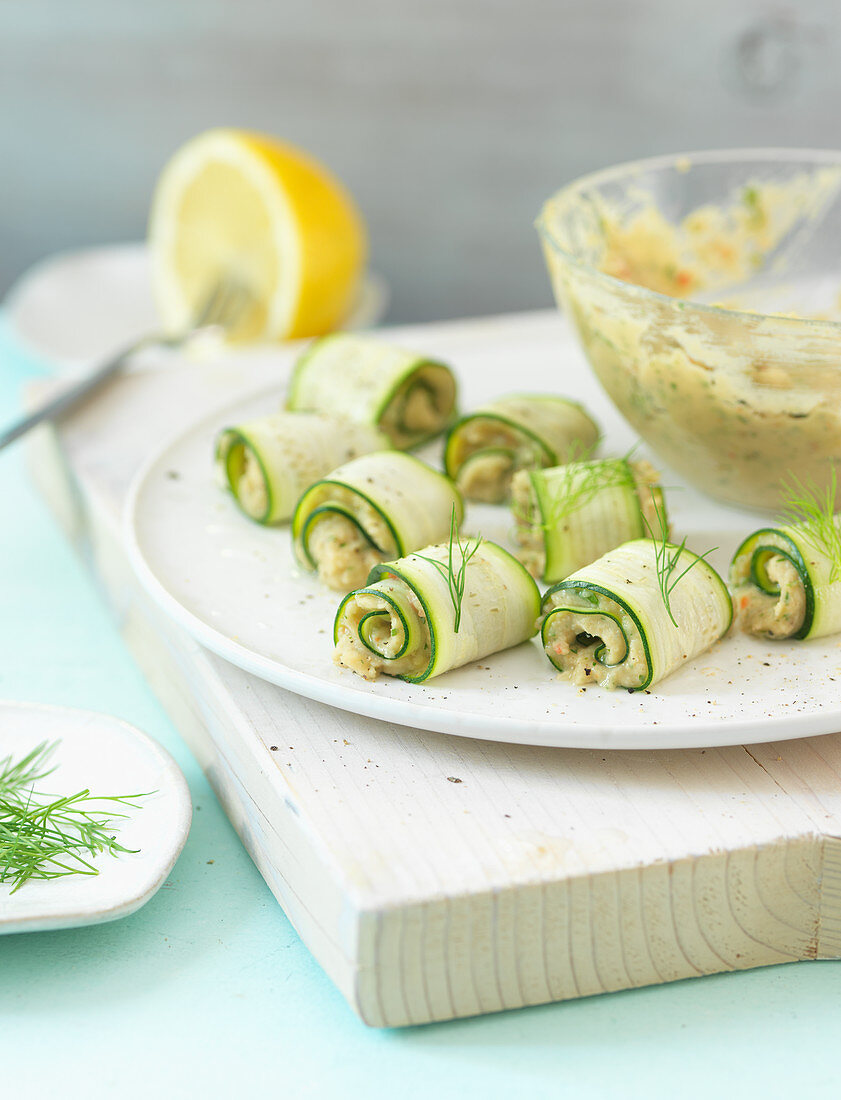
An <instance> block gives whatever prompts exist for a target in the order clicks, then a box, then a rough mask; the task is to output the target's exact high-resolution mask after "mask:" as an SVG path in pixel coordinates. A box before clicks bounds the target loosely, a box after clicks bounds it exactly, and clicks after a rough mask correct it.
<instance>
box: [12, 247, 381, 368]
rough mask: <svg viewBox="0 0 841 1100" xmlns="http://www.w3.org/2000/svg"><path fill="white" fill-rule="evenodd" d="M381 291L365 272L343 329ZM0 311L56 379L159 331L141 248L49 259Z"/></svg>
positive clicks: (364, 321) (372, 306)
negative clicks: (57, 374) (356, 298)
mask: <svg viewBox="0 0 841 1100" xmlns="http://www.w3.org/2000/svg"><path fill="white" fill-rule="evenodd" d="M388 297H389V294H388V287H387V286H386V284H385V282H384V280H383V279H382V278H381V277H380V276H379V275H376V274H375V273H373V272H369V273H368V275H367V276H366V279H365V281H364V283H363V285H362V291H361V295H360V299H359V302H358V303H357V306H356V309H355V310H354V312H353V314H352V316H351V317H350V318H349V319H348V322H347V325H346V326H345V327H347V328H369V327H371V326H372V325H375V324H377V323H378V322H379V321H381V320H382V318H383V315H384V314H385V311H386V309H387V307H388ZM4 311H5V314H6V318H7V320H8V324H9V329H10V332H11V335H12V337H13V339H14V340H15V341H16V343H17V344H18V345H19V346H20V347H21V348H22V349H23V351H24V352H25V353H26V354H28V355H30V356H32V357H33V358H35V359H39V360H42V361H43V364H44V367H45V368H48V369H49V370H50V371H54V372H56V373H62V374H63V373H66V372H73V371H78V370H79V369H81V368H84V367H86V366H90V365H91V363H95V362H98V361H99V360H101V359H104V358H106V356H108V355H110V354H112V353H113V352H114V351H116V350H118V349H120V348H122V347H125V346H126V345H127V344H130V343H131V342H132V341H133V340H136V339H138V338H139V337H141V336H145V335H147V334H149V333H152V332H155V331H156V330H157V328H158V324H159V322H158V317H157V313H156V311H155V304H154V301H153V299H152V287H151V279H150V276H149V254H148V252H147V249H146V246H145V245H144V244H142V243H132V244H117V245H108V246H105V247H102V248H87V249H84V250H82V251H79V252H67V253H62V254H60V255H57V256H51V257H49V258H48V259H46V260H42V261H41V262H40V263H38V264H35V266H34V267H32V268H30V270H29V271H28V272H27V273H26V274H25V275H24V276H23V277H22V278H21V279H19V280H18V282H17V283H16V284H15V285H14V286H13V287H12V289H11V290H10V291H9V294H8V296H7V297H6V300H5V303H4Z"/></svg>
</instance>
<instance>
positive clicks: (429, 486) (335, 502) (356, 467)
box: [292, 451, 464, 592]
mask: <svg viewBox="0 0 841 1100" xmlns="http://www.w3.org/2000/svg"><path fill="white" fill-rule="evenodd" d="M453 516H455V524H456V527H458V525H459V524H460V523H461V521H462V519H463V518H464V505H463V503H462V499H461V495H460V493H459V491H458V489H456V487H455V485H454V484H453V483H452V482H451V481H450V480H449V478H447V477H445V476H444V475H443V474H440V473H438V471H437V470H433V469H432V467H431V466H427V465H426V463H425V462H421V461H420V459H418V458H413V457H412V456H411V455H407V454H403V453H402V452H401V451H380V452H378V453H376V454H370V455H365V456H364V457H362V458H357V459H355V460H354V461H353V462H348V463H347V464H346V465H344V466H340V467H339V468H338V469H337V470H334V471H333V472H332V473H331V474H330V476H329V477H326V478H324V479H322V480H321V481H317V482H316V483H315V484H314V485H312V486H311V487H310V488H309V489H308V490H307V491H306V492H305V493H304V494H303V496H302V497H301V499H300V501H299V502H298V506H297V508H296V509H295V515H294V517H293V519H292V542H293V547H294V551H295V556H296V558H297V559H298V562H299V563H300V565H301V566H302V567H303V568H304V569H308V570H311V571H316V570H317V571H318V575H319V579H320V580H321V581H322V582H323V583H324V584H326V585H327V586H328V587H329V588H334V589H336V590H337V591H339V592H347V591H348V590H349V589H351V588H359V587H361V586H362V585H363V584H365V580H366V578H367V576H368V574H369V573H370V571H371V569H372V568H373V567H374V566H375V565H376V564H377V563H379V562H381V561H387V560H388V559H390V558H396V557H403V556H404V555H405V554H409V553H411V552H412V551H413V550H419V549H420V548H421V547H422V546H428V545H429V544H430V543H433V542H439V541H441V540H442V539H444V538H447V537H448V535H449V533H450V529H451V524H452V521H453Z"/></svg>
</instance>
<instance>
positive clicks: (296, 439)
mask: <svg viewBox="0 0 841 1100" xmlns="http://www.w3.org/2000/svg"><path fill="white" fill-rule="evenodd" d="M387 446H388V440H387V439H386V438H385V436H383V435H382V434H381V433H380V432H379V431H378V430H377V429H376V428H371V427H370V426H368V425H364V424H355V423H353V422H352V421H349V420H344V419H340V418H338V417H333V416H323V415H321V414H316V413H287V412H281V413H276V414H274V415H272V416H264V417H261V418H259V419H255V420H250V421H247V422H245V423H243V424H237V425H233V426H232V427H230V428H226V429H224V430H223V431H222V433H221V434H220V436H219V439H218V441H217V444H216V467H217V471H218V476H219V480H220V482H221V484H222V485H224V486H225V487H227V488H228V489H229V490H230V491H231V493H232V495H233V497H234V499H235V501H236V502H237V504H238V505H239V507H240V508H241V510H242V511H243V512H244V513H245V514H246V515H247V516H248V517H249V519H253V520H255V521H256V522H257V523H265V524H277V523H283V522H285V521H286V520H288V519H289V518H290V517H291V515H292V512H293V510H294V508H295V504H296V503H297V501H298V499H299V497H300V496H301V493H303V492H304V490H305V489H308V488H309V486H310V485H312V484H313V482H315V481H317V480H318V479H319V478H321V477H324V475H325V474H327V473H329V472H330V471H331V470H333V469H335V468H336V467H337V466H340V465H342V464H343V463H345V462H348V461H350V460H351V459H353V458H356V457H358V456H359V455H364V454H368V453H369V452H371V451H377V450H381V449H382V448H383V447H387Z"/></svg>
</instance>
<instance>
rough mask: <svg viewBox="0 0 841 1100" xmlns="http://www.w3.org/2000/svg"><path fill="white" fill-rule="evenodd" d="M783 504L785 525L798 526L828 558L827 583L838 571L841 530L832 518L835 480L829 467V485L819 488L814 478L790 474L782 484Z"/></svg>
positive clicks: (782, 514) (840, 563)
mask: <svg viewBox="0 0 841 1100" xmlns="http://www.w3.org/2000/svg"><path fill="white" fill-rule="evenodd" d="M782 488H783V492H784V493H785V498H786V499H785V503H784V504H783V507H782V509H781V511H780V518H781V520H782V522H783V523H784V524H785V525H786V526H787V527H799V528H800V530H801V531H802V532H803V535H804V536H805V538H806V540H807V541H808V542H810V543H811V544H812V546H813V547H814V548H815V549H816V550H817V551H819V552H820V553H821V554H825V555H826V556H827V557H828V558H829V561H830V574H829V579H830V582H832V581H834V580H835V579H836V577H837V576H838V575H839V573H841V530H839V528H838V525H837V524H836V521H835V501H836V492H837V488H838V486H837V480H836V476H835V468H834V467H833V469H832V474H831V476H830V480H829V485H827V487H826V488H825V489H824V490H823V491H821V490H820V489H819V488H818V487H817V485H815V483H814V482H813V481H811V480H810V481H809V482H808V483H805V484H804V482H802V481H800V479H799V478H796V477H794V476H793V475H792V476H791V480H790V481H788V482H786V481H783V483H782Z"/></svg>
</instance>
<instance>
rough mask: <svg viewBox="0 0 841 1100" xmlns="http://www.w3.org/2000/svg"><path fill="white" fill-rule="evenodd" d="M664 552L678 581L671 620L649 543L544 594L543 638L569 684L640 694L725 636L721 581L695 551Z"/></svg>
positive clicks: (615, 554)
mask: <svg viewBox="0 0 841 1100" xmlns="http://www.w3.org/2000/svg"><path fill="white" fill-rule="evenodd" d="M662 549H663V544H662V543H661V544H660V546H659V550H660V551H661V552H662ZM665 549H666V551H667V553H668V554H669V555H670V560H673V561H674V568H673V569H672V571H671V573H670V574H669V576H668V578H667V583H669V584H671V582H672V581H673V580H676V583H675V584H674V585H673V587H672V588H671V592H670V596H669V608H670V609H671V615H672V616H674V621H672V618H671V616H670V615H669V608H667V606H666V603H665V601H664V599H663V594H662V591H661V587H660V582H659V579H658V578H659V575H660V574H659V569H658V560H657V554H658V544H657V543H655V542H654V541H653V540H652V539H636V540H634V541H633V542H627V543H625V544H624V545H623V546H619V547H617V548H616V549H615V550H611V551H609V553H607V554H605V555H604V556H603V557H601V558H599V559H598V561H595V562H592V563H591V564H590V565H588V566H585V568H583V569H580V570H578V571H577V572H576V573H573V575H572V576H571V577H567V579H566V580H563V581H561V582H560V583H559V584H556V585H554V586H553V587H552V588H550V589H549V590H548V591H547V592H546V594H545V596H544V597H543V607H542V610H541V614H542V621H541V628H540V629H541V640H542V642H543V648H544V649H545V651H546V655H547V657H548V658H549V660H550V661H551V662H552V664H553V665H554V666H555V668H556V669H558V671H559V672H560V673H562V675H563V678H564V679H566V680H570V681H571V682H572V683H574V684H578V685H589V684H598V685H599V686H601V687H604V688H617V687H622V688H627V689H628V690H630V691H641V690H642V689H644V688H648V687H651V686H652V685H653V684H656V683H658V682H659V681H660V680H663V679H664V678H665V677H666V676H669V675H670V674H671V673H672V672H674V671H675V669H677V668H680V666H681V665H683V664H685V663H686V661H690V660H692V658H693V657H697V656H698V654H700V653H703V652H704V651H705V650H706V649H709V647H710V646H711V645H713V643H714V642H716V641H718V639H719V638H722V637H723V636H724V635H725V634H726V633H727V631H728V630H729V629H730V624H731V622H732V618H733V607H732V604H731V601H730V594H729V592H728V591H727V587H726V585H725V584H724V581H723V580H722V579H721V577H720V576H719V575H718V573H716V571H715V570H714V569H713V567H712V566H711V565H710V564H709V563H708V562H706V561H705V560H704V559H703V558H701V557H699V556H698V555H697V554H694V553H693V552H692V551H691V550H688V549H686V548H685V547H683V548H681V547H678V546H672V545H671V544H668V543H667V544H666V547H665ZM687 567H688V568H687ZM681 574H683V575H682V576H681ZM677 578H680V579H677ZM675 624H677V625H675Z"/></svg>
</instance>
